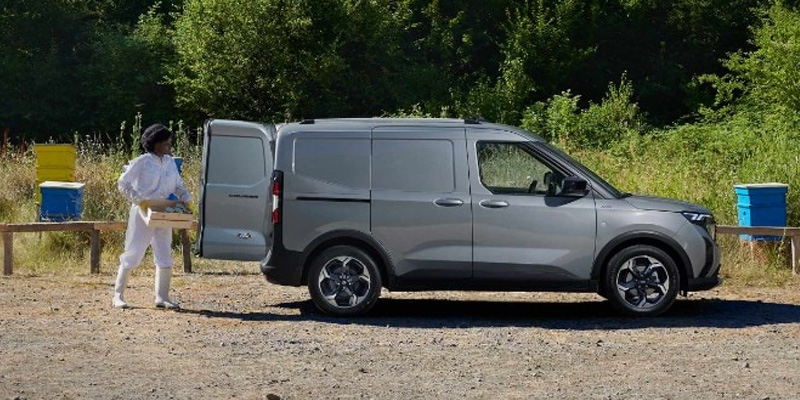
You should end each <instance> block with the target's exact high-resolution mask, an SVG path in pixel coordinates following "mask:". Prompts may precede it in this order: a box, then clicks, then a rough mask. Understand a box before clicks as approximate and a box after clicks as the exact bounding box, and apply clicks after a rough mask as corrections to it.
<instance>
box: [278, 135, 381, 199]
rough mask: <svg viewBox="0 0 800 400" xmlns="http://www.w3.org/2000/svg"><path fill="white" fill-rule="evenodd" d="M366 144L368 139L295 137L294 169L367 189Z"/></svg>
mask: <svg viewBox="0 0 800 400" xmlns="http://www.w3.org/2000/svg"><path fill="white" fill-rule="evenodd" d="M369 145H370V142H369V139H346V138H341V139H337V138H331V139H327V138H303V139H297V140H295V142H294V172H295V173H297V174H298V175H303V176H306V177H309V178H312V179H316V180H319V181H323V182H328V183H332V184H334V185H339V186H343V187H347V188H358V189H368V188H369Z"/></svg>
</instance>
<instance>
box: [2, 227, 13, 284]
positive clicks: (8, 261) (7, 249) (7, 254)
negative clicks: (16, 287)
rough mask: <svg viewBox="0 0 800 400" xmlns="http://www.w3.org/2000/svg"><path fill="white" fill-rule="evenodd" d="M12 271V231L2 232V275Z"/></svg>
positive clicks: (9, 273)
mask: <svg viewBox="0 0 800 400" xmlns="http://www.w3.org/2000/svg"><path fill="white" fill-rule="evenodd" d="M13 273H14V233H13V232H3V275H11V274H13Z"/></svg>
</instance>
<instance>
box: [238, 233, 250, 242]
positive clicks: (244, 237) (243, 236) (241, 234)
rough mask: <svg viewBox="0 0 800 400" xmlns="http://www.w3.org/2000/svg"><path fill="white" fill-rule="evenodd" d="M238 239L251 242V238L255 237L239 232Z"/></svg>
mask: <svg viewBox="0 0 800 400" xmlns="http://www.w3.org/2000/svg"><path fill="white" fill-rule="evenodd" d="M236 237H238V238H239V239H243V240H249V239H250V238H251V237H253V235H251V234H250V232H239V234H237V235H236Z"/></svg>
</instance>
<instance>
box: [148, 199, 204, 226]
mask: <svg viewBox="0 0 800 400" xmlns="http://www.w3.org/2000/svg"><path fill="white" fill-rule="evenodd" d="M148 203H150V207H148V208H147V212H145V211H144V210H139V212H140V213H141V214H142V218H144V222H145V224H147V226H152V227H154V228H176V229H191V228H192V223H193V222H194V215H192V214H184V213H179V212H167V210H166V209H167V207H169V206H171V205H172V204H173V202H171V201H167V200H148Z"/></svg>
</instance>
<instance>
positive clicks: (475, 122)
mask: <svg viewBox="0 0 800 400" xmlns="http://www.w3.org/2000/svg"><path fill="white" fill-rule="evenodd" d="M482 122H489V121H487V120H485V119H483V117H481V116H480V115H478V116H477V117H475V118H464V123H465V124H467V125H480V124H481V123H482Z"/></svg>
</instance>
